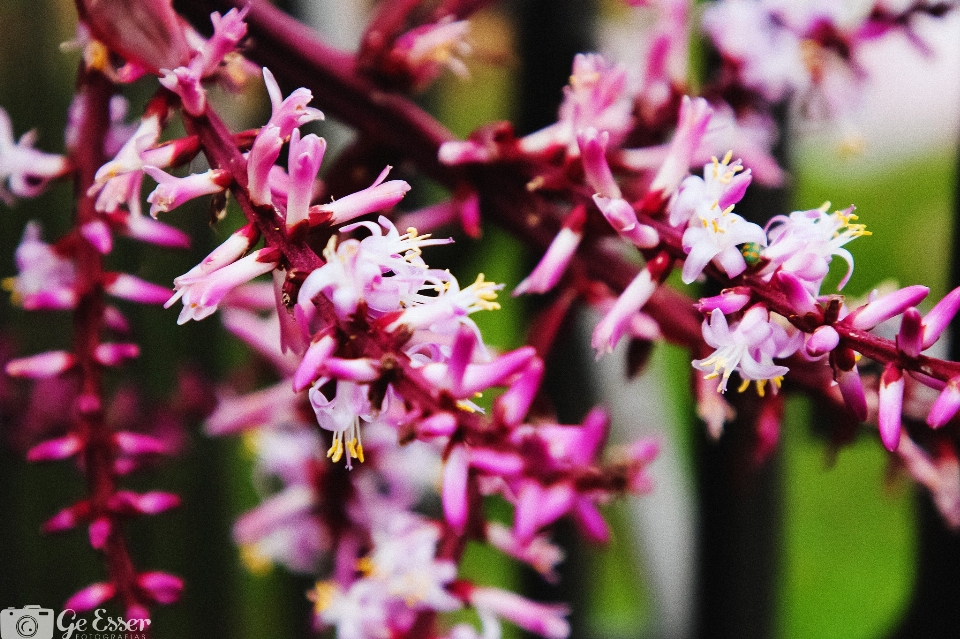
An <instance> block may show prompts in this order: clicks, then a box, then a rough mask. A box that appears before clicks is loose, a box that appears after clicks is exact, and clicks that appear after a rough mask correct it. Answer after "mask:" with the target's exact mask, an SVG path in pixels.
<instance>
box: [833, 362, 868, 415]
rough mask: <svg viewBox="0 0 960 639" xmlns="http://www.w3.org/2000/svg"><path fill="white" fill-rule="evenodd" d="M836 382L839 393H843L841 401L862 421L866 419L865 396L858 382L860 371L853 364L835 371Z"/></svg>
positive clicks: (861, 385)
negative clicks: (846, 369) (849, 367)
mask: <svg viewBox="0 0 960 639" xmlns="http://www.w3.org/2000/svg"><path fill="white" fill-rule="evenodd" d="M835 374H836V380H837V384H838V385H839V386H840V394H841V395H843V401H844V402H845V403H846V404H847V407H848V408H849V409H850V410H851V411H852V412H853V414H854V416H855V417H856V418H857V419H858V420H860V421H861V422H862V421H866V419H867V396H866V395H865V394H864V392H863V384H862V383H861V382H860V371H858V370H857V367H856V366H854V367H853V368H852V369H850V370H848V371H844V370H837V371H835Z"/></svg>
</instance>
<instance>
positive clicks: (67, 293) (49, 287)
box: [3, 222, 77, 310]
mask: <svg viewBox="0 0 960 639" xmlns="http://www.w3.org/2000/svg"><path fill="white" fill-rule="evenodd" d="M40 233H41V229H40V224H39V223H38V222H28V223H27V226H26V228H24V230H23V238H21V240H20V244H19V245H18V246H17V250H16V253H15V255H14V259H15V261H16V263H17V270H18V271H19V275H17V276H16V277H11V278H7V279H5V280H3V286H4V288H6V289H7V290H9V291H10V292H11V293H12V298H13V301H14V303H19V304H22V305H23V307H24V308H26V309H28V310H34V309H41V308H45V309H66V308H73V306H74V305H75V304H76V302H77V294H76V291H75V289H74V286H75V284H76V279H77V273H76V266H75V265H74V263H73V260H70V259H67V258H66V257H64V256H63V255H61V254H60V253H59V252H58V251H57V250H56V248H54V247H53V246H51V245H49V244H47V243H46V242H44V241H43V240H41V239H40Z"/></svg>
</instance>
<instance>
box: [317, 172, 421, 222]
mask: <svg viewBox="0 0 960 639" xmlns="http://www.w3.org/2000/svg"><path fill="white" fill-rule="evenodd" d="M391 168H393V167H390V166H388V167H386V168H385V169H383V171H381V172H380V175H379V176H377V179H376V180H374V181H373V184H371V185H370V186H368V187H367V188H365V189H363V190H362V191H357V192H356V193H351V194H350V195H345V196H344V197H342V198H340V199H339V200H334V201H333V202H329V203H327V204H321V205H319V206H318V207H314V208H316V209H317V211H318V213H320V214H321V219H323V220H329V222H330V223H331V224H342V223H344V222H349V221H350V220H352V219H354V218H357V217H360V216H361V215H366V214H367V213H375V212H377V211H383V210H386V209H389V208H390V207H392V206H393V205H395V204H396V203H397V202H399V201H400V200H402V199H403V196H404V195H406V194H407V191H409V190H410V185H409V184H407V183H406V182H405V181H404V180H390V181H389V182H384V180H385V179H386V178H387V175H388V174H389V173H390V169H391ZM323 214H326V215H323ZM327 216H329V217H327Z"/></svg>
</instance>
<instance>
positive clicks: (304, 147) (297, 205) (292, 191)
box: [286, 129, 327, 228]
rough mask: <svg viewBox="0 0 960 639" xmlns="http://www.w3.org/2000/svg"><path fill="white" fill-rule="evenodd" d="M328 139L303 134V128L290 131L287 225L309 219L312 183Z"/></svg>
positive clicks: (314, 180) (288, 226) (318, 169)
mask: <svg viewBox="0 0 960 639" xmlns="http://www.w3.org/2000/svg"><path fill="white" fill-rule="evenodd" d="M326 148H327V143H326V141H325V140H324V139H323V138H320V137H317V136H316V135H314V134H312V133H311V134H309V135H306V136H304V137H303V138H302V139H301V138H300V130H299V129H294V130H293V133H291V134H290V151H289V159H288V164H287V166H288V172H289V175H290V187H289V189H288V191H287V217H286V221H287V228H290V227H292V226H294V225H295V224H297V223H298V222H300V221H302V220H305V219H307V214H308V213H309V209H310V200H312V199H313V185H314V182H316V179H317V173H318V172H319V171H320V163H321V162H322V161H323V154H324V151H325V150H326Z"/></svg>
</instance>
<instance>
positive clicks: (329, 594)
mask: <svg viewBox="0 0 960 639" xmlns="http://www.w3.org/2000/svg"><path fill="white" fill-rule="evenodd" d="M336 592H337V586H336V585H335V584H334V583H333V582H332V581H318V582H317V584H316V585H315V586H314V587H313V590H311V591H310V592H309V593H307V598H308V599H310V600H311V601H313V612H314V614H317V615H319V614H320V613H321V612H323V611H324V610H326V609H327V608H329V607H330V604H331V603H333V595H334V594H336Z"/></svg>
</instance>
